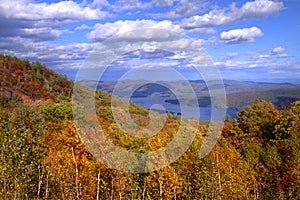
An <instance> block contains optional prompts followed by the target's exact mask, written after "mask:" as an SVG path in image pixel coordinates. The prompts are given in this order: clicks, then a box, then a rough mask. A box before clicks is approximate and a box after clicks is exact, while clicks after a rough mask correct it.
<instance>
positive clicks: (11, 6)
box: [0, 0, 107, 41]
mask: <svg viewBox="0 0 300 200" xmlns="http://www.w3.org/2000/svg"><path fill="white" fill-rule="evenodd" d="M97 2H98V3H99V1H94V3H97ZM106 16H107V12H104V11H101V9H94V8H92V5H89V4H88V5H84V4H83V3H82V4H78V3H76V2H74V1H61V2H57V3H51V4H49V3H36V2H34V1H33V0H14V1H10V0H1V1H0V27H1V30H0V37H13V36H15V37H23V38H31V39H33V40H35V41H49V40H54V39H57V38H58V37H60V36H61V35H62V34H63V33H66V32H68V31H67V30H59V29H58V28H61V27H63V26H64V25H66V24H68V23H70V22H74V21H80V20H93V19H103V18H104V17H106Z"/></svg>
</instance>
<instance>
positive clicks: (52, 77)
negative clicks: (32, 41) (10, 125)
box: [0, 55, 73, 105]
mask: <svg viewBox="0 0 300 200" xmlns="http://www.w3.org/2000/svg"><path fill="white" fill-rule="evenodd" d="M72 84H73V83H72V82H71V81H68V80H67V78H66V77H65V76H61V75H59V74H57V73H56V72H54V71H52V70H50V69H48V68H47V67H46V66H45V65H43V64H41V63H39V62H38V61H37V62H32V63H30V62H29V61H28V60H20V59H18V58H16V57H11V56H5V55H0V103H1V104H2V105H5V104H6V105H7V104H8V103H11V102H20V101H27V100H29V99H31V100H38V99H53V98H55V97H57V96H67V97H70V96H71V93H72Z"/></svg>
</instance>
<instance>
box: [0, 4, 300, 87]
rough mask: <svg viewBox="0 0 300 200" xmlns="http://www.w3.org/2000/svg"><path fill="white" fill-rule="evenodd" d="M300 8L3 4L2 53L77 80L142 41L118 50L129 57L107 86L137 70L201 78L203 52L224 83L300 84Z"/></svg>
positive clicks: (118, 61)
mask: <svg viewBox="0 0 300 200" xmlns="http://www.w3.org/2000/svg"><path fill="white" fill-rule="evenodd" d="M299 8H300V1H299V0H284V1H280V0H249V1H247V0H240V1H228V0H213V1H206V0H147V1H145V0H143V1H142V0H111V1H110V0H73V1H62V0H1V1H0V27H1V29H0V54H5V55H11V56H17V57H18V58H21V59H28V60H30V61H37V60H38V61H40V62H41V63H44V64H46V65H47V66H48V67H49V68H51V69H53V70H55V71H57V72H59V73H63V74H66V75H67V76H68V77H69V78H71V79H75V77H76V74H77V72H78V69H84V68H88V67H89V66H88V65H87V64H86V63H87V62H86V61H87V58H89V55H91V54H92V53H93V52H95V51H98V53H99V52H100V53H102V52H106V51H107V50H108V49H107V48H106V49H105V48H103V44H105V43H106V44H107V43H108V44H109V45H110V46H109V47H110V48H111V49H109V50H112V49H113V48H115V47H114V45H113V42H107V41H111V38H113V40H115V41H116V40H118V41H120V40H124V39H125V40H127V41H130V42H129V44H130V45H131V46H134V45H140V43H138V42H140V41H143V45H142V49H143V50H141V51H137V49H136V48H132V49H127V51H124V50H123V49H125V48H124V46H122V47H121V46H118V48H119V49H118V48H117V50H116V49H113V50H112V51H114V52H116V51H118V50H120V49H121V48H122V51H121V50H120V52H122V53H123V54H122V58H120V57H116V58H115V57H114V58H115V60H110V61H109V62H111V63H110V64H109V67H108V68H106V69H107V70H106V75H107V76H106V78H105V79H104V80H110V79H111V80H117V79H118V78H120V77H121V75H120V74H122V73H123V74H124V72H128V71H130V70H132V69H135V70H136V71H135V72H136V73H133V75H132V76H133V77H134V76H138V75H139V72H140V71H139V70H140V69H143V70H144V71H143V73H145V72H146V74H147V76H148V77H159V75H160V74H161V73H164V74H168V73H169V72H168V70H166V66H168V67H170V66H171V67H173V68H174V69H178V71H179V73H181V74H183V75H184V76H185V77H186V78H187V79H201V77H199V76H196V75H195V74H196V71H195V70H194V69H193V67H192V65H191V62H193V61H191V60H192V57H193V56H195V54H194V51H198V49H199V48H200V47H201V48H202V50H201V53H200V54H201V55H200V56H199V55H197V56H198V57H201V56H202V57H203V56H208V57H209V58H210V59H211V62H212V64H213V65H214V67H215V68H216V70H217V71H218V73H219V74H220V76H221V77H222V79H233V80H247V81H259V82H297V83H300V78H299V77H300V12H299ZM116 38H117V39H116ZM149 38H150V39H149ZM150 40H151V41H150ZM171 44H172V45H171ZM196 44H197V45H198V46H197V45H196ZM130 45H129V46H130ZM149 45H150V46H149ZM151 45H152V46H151ZM153 45H154V47H155V48H154V50H153V49H151V48H153ZM99 46H100V48H99ZM145 46H146V47H145ZM171 46H172V47H171ZM127 47H128V42H127ZM149 48H150V50H149ZM192 48H193V51H192V50H191V49H192ZM183 49H184V51H183ZM120 52H119V51H118V53H120ZM186 54H189V56H185V55H186ZM198 54H199V52H198ZM101 55H102V57H101V56H100V58H99V59H102V60H106V58H107V56H108V55H109V54H107V53H103V54H101ZM197 56H196V57H197ZM179 57H180V58H179ZM194 58H195V57H194ZM184 61H185V62H184ZM107 62H108V61H107ZM107 62H104V63H102V64H106V65H107V64H108V63H107ZM145 70H146V71H145ZM164 71H166V72H164ZM142 77H143V78H145V76H142ZM90 78H91V79H93V77H92V76H91V77H90ZM162 78H166V76H162ZM202 78H203V77H202Z"/></svg>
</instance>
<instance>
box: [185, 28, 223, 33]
mask: <svg viewBox="0 0 300 200" xmlns="http://www.w3.org/2000/svg"><path fill="white" fill-rule="evenodd" d="M188 32H189V33H199V34H215V33H217V31H216V30H215V29H213V28H194V29H191V30H188Z"/></svg>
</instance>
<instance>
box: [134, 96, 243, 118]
mask: <svg viewBox="0 0 300 200" xmlns="http://www.w3.org/2000/svg"><path fill="white" fill-rule="evenodd" d="M170 99H175V98H172V97H131V99H130V101H131V102H133V103H135V104H137V105H140V106H142V107H144V108H147V109H150V108H151V106H153V105H155V104H158V105H161V106H163V107H164V109H165V110H166V111H167V112H171V113H174V114H178V113H180V114H182V116H184V117H188V118H192V119H199V120H210V119H211V112H212V108H211V107H200V111H199V112H200V115H199V116H197V114H196V113H195V109H197V108H196V107H191V106H186V105H181V108H182V109H183V110H184V112H182V111H181V109H180V105H177V104H171V103H167V102H165V100H170ZM225 110H226V114H228V115H230V116H231V118H236V115H235V113H236V112H237V111H238V110H235V109H231V108H227V109H225ZM214 112H216V113H217V112H220V113H225V111H224V109H223V108H215V109H214ZM223 119H224V116H223V114H221V115H220V116H219V115H216V117H214V121H222V120H223Z"/></svg>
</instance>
